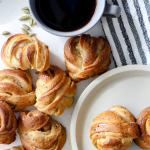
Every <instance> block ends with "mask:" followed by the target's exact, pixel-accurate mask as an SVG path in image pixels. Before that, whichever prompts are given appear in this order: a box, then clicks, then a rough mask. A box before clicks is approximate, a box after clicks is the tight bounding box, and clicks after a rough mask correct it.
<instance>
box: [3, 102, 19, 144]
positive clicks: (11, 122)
mask: <svg viewBox="0 0 150 150" xmlns="http://www.w3.org/2000/svg"><path fill="white" fill-rule="evenodd" d="M16 128H17V120H16V116H15V115H14V113H13V111H12V109H11V107H10V106H9V105H8V104H7V103H5V102H4V101H2V100H0V144H11V143H12V142H14V141H15V139H16Z"/></svg>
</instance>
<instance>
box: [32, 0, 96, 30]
mask: <svg viewBox="0 0 150 150" xmlns="http://www.w3.org/2000/svg"><path fill="white" fill-rule="evenodd" d="M35 5H36V9H37V10H36V11H37V13H38V15H39V17H40V18H41V20H42V21H43V22H44V23H45V24H46V25H47V26H49V27H50V28H52V29H54V30H58V31H65V32H66V31H75V30H78V29H80V28H82V27H84V26H85V25H86V24H87V23H88V22H89V21H90V20H91V18H92V16H93V14H94V12H95V8H96V0H36V1H35Z"/></svg>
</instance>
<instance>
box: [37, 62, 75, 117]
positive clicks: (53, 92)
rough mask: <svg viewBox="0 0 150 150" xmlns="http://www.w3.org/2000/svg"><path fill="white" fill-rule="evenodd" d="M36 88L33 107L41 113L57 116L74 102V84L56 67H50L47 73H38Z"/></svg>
mask: <svg viewBox="0 0 150 150" xmlns="http://www.w3.org/2000/svg"><path fill="white" fill-rule="evenodd" d="M36 86H37V88H36V96H37V102H36V104H35V107H37V109H38V110H40V111H41V112H44V113H46V114H49V115H56V116H58V115H61V114H62V113H63V112H64V110H65V108H69V107H71V106H72V104H73V102H74V95H75V92H76V90H77V87H76V84H75V82H73V81H71V79H70V77H68V76H67V75H66V73H65V72H64V71H63V70H62V69H61V68H59V67H57V66H54V65H51V66H50V68H49V69H48V70H47V71H44V72H40V73H39V79H38V80H37V83H36Z"/></svg>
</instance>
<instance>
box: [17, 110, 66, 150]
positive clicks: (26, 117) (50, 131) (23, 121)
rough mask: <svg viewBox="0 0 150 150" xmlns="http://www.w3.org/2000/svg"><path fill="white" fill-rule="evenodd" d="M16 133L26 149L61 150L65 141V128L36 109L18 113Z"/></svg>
mask: <svg viewBox="0 0 150 150" xmlns="http://www.w3.org/2000/svg"><path fill="white" fill-rule="evenodd" d="M18 133H19V135H20V139H21V143H22V145H23V147H24V148H25V149H27V150H35V148H37V149H38V150H61V149H62V147H63V146H64V144H65V142H66V129H65V128H64V127H63V126H62V125H61V124H60V123H58V122H57V121H55V120H53V119H51V118H50V117H49V116H48V115H46V114H44V113H42V112H40V111H38V110H33V111H30V112H27V111H26V112H21V113H20V115H19V119H18Z"/></svg>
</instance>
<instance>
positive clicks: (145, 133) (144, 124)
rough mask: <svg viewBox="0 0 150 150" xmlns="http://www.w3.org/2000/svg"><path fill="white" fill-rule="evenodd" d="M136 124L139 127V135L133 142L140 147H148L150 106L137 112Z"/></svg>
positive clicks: (149, 140)
mask: <svg viewBox="0 0 150 150" xmlns="http://www.w3.org/2000/svg"><path fill="white" fill-rule="evenodd" d="M137 124H138V125H139V127H140V132H141V136H140V137H139V138H137V139H135V140H134V142H135V143H136V144H137V145H138V146H139V147H141V148H142V149H150V107H147V108H145V109H144V110H143V111H142V112H141V113H140V114H139V116H138V119H137Z"/></svg>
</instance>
